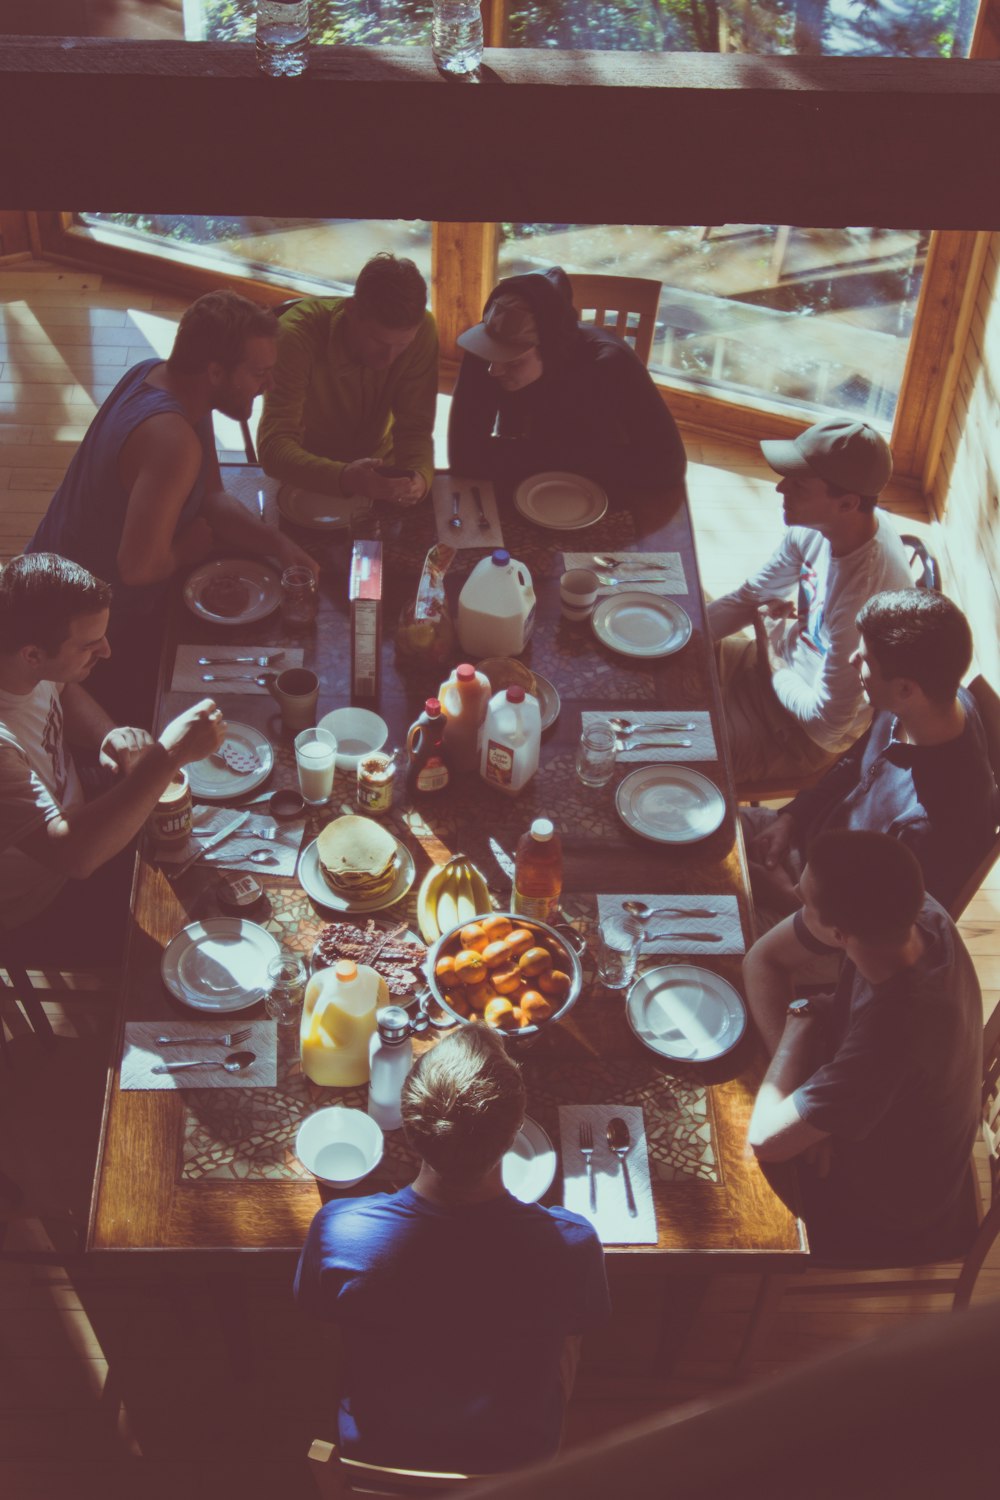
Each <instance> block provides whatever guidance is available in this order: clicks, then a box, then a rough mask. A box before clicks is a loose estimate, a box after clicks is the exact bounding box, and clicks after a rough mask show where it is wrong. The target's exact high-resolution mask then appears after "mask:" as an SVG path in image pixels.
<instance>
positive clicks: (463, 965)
mask: <svg viewBox="0 0 1000 1500" xmlns="http://www.w3.org/2000/svg"><path fill="white" fill-rule="evenodd" d="M454 963H455V975H456V977H457V978H458V979H460V980H461V982H462V983H463V984H482V982H483V980H484V979H485V978H486V965H485V964H484V963H483V955H482V954H481V953H477V952H476V950H475V948H463V949H462V952H461V953H456V955H455V960H454Z"/></svg>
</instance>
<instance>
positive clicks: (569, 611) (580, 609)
mask: <svg viewBox="0 0 1000 1500" xmlns="http://www.w3.org/2000/svg"><path fill="white" fill-rule="evenodd" d="M598 582H599V580H598V577H597V574H596V573H595V572H593V570H592V569H590V568H570V569H569V571H568V572H566V573H564V574H563V576H562V577H561V578H560V580H559V599H560V602H561V604H562V612H563V615H564V616H565V617H566V619H567V620H586V619H587V617H588V615H589V614H590V611H591V610H592V609H593V607H594V605H595V604H596V602H597V586H598Z"/></svg>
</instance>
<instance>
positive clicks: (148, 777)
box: [18, 698, 225, 880]
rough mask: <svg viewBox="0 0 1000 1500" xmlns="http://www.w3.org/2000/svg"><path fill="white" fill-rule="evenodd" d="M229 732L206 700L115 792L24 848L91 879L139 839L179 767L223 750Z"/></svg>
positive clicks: (63, 871)
mask: <svg viewBox="0 0 1000 1500" xmlns="http://www.w3.org/2000/svg"><path fill="white" fill-rule="evenodd" d="M224 733H225V721H224V719H223V717H222V714H221V712H220V710H219V709H218V708H216V706H215V704H214V703H213V702H212V700H211V699H210V698H204V699H202V701H201V702H200V703H197V704H195V706H194V707H193V708H189V709H188V710H187V711H186V712H185V713H183V714H180V715H179V716H178V717H177V718H176V719H174V720H173V721H172V722H171V723H170V724H168V725H167V727H166V729H165V730H164V731H163V733H162V734H161V735H160V738H159V740H158V741H157V742H156V743H155V744H154V745H152V746H151V747H150V748H149V749H148V750H147V751H146V752H145V754H143V755H142V756H141V758H140V759H139V760H138V761H137V762H136V764H135V766H134V767H133V769H132V770H131V773H130V774H129V775H128V776H125V777H123V778H122V779H121V781H120V782H119V783H118V784H117V785H116V786H114V787H112V789H111V790H110V791H109V792H105V793H104V795H103V796H101V797H97V798H95V799H94V801H93V802H88V803H86V804H85V805H84V806H82V807H79V808H76V809H74V810H73V812H71V813H70V814H69V815H68V816H66V815H63V814H61V815H60V816H59V817H57V818H52V819H51V820H50V821H49V822H48V823H46V824H45V826H44V827H43V828H40V829H36V830H35V831H34V832H33V833H31V834H29V835H28V836H27V837H26V838H24V839H22V840H21V841H20V842H19V844H18V847H19V848H20V849H21V850H23V852H24V853H25V854H29V855H30V856H31V857H32V858H33V859H37V860H38V861H39V863H41V864H43V865H46V866H47V867H48V868H49V869H51V870H55V871H56V872H57V873H58V874H60V875H65V876H67V877H69V878H70V879H75V880H85V879H86V878H87V876H88V875H92V874H93V873H94V871H95V870H97V869H99V868H100V867H101V865H103V864H105V863H106V862H107V861H108V860H109V859H111V858H113V856H114V855H116V854H117V853H118V852H119V850H121V849H124V847H125V845H126V844H127V843H128V842H129V840H130V839H132V838H134V837H135V835H136V834H137V833H138V832H139V830H140V828H141V827H142V825H143V823H144V822H145V821H146V819H147V818H148V816H149V814H150V813H151V812H152V810H153V808H154V807H155V806H156V803H157V801H158V800H159V798H160V795H161V794H162V792H163V789H164V788H165V787H166V785H167V783H168V782H169V781H170V780H171V778H172V777H173V775H174V773H175V772H176V771H177V770H178V769H179V767H180V766H183V765H186V764H187V763H188V762H189V761H193V760H201V759H202V758H203V757H204V756H206V755H209V754H210V753H211V752H212V751H213V750H216V749H218V747H219V745H220V744H221V743H222V739H223V735H224Z"/></svg>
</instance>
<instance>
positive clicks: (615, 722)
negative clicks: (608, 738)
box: [608, 717, 697, 736]
mask: <svg viewBox="0 0 1000 1500" xmlns="http://www.w3.org/2000/svg"><path fill="white" fill-rule="evenodd" d="M608 723H609V724H610V725H611V728H612V729H616V730H617V731H618V733H619V734H624V735H626V736H628V735H630V734H639V733H640V731H642V730H645V732H646V733H647V734H656V732H657V731H658V730H660V729H665V730H667V731H668V732H671V731H673V730H675V729H695V728H696V727H697V726H696V725H695V722H694V720H693V719H686V720H685V721H684V722H683V723H681V722H680V721H679V720H678V721H675V720H674V719H668V720H667V721H666V723H663V724H649V723H646V722H644V721H639V722H636V720H635V719H621V718H614V717H609V718H608Z"/></svg>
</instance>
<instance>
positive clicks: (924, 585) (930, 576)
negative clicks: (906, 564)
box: [899, 533, 941, 594]
mask: <svg viewBox="0 0 1000 1500" xmlns="http://www.w3.org/2000/svg"><path fill="white" fill-rule="evenodd" d="M899 540H900V541H901V542H902V544H903V546H904V547H905V548H906V550H907V552H908V553H909V554H910V572H911V573H912V574H913V583H914V587H915V588H918V589H933V590H934V592H935V593H936V594H939V593H940V592H941V569H940V568H939V567H938V563H937V558H936V557H934V556H933V555H932V554H931V553H930V552H928V550H927V548H926V547H925V546H924V544H923V542H922V541H921V540H920V538H919V537H918V536H910V535H903V534H902V533H901V534H900V538H899Z"/></svg>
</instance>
